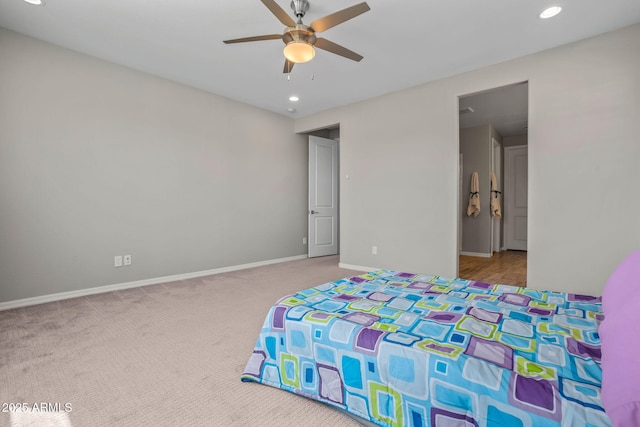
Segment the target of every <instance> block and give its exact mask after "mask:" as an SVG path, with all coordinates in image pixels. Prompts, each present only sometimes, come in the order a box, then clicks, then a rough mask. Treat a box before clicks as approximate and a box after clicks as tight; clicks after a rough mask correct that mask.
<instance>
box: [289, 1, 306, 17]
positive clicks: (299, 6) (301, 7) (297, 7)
mask: <svg viewBox="0 0 640 427" xmlns="http://www.w3.org/2000/svg"><path fill="white" fill-rule="evenodd" d="M291 10H293V14H294V15H295V16H297V17H298V18H299V19H302V17H303V16H304V14H305V13H307V11H308V10H309V1H308V0H291Z"/></svg>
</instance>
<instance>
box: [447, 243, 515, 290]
mask: <svg viewBox="0 0 640 427" xmlns="http://www.w3.org/2000/svg"><path fill="white" fill-rule="evenodd" d="M459 276H460V277H461V278H462V279H469V280H477V281H480V282H487V283H500V284H503V285H515V286H527V252H526V251H504V252H496V253H494V254H493V256H492V257H491V258H481V257H474V256H466V255H460V273H459Z"/></svg>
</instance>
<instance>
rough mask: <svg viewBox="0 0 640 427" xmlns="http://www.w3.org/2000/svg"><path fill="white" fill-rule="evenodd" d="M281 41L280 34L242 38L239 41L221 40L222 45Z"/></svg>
mask: <svg viewBox="0 0 640 427" xmlns="http://www.w3.org/2000/svg"><path fill="white" fill-rule="evenodd" d="M278 39H280V40H282V34H266V35H264V36H253V37H242V38H240V39H231V40H223V42H224V43H226V44H229V43H244V42H259V41H262V40H278Z"/></svg>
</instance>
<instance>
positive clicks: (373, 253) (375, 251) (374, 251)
mask: <svg viewBox="0 0 640 427" xmlns="http://www.w3.org/2000/svg"><path fill="white" fill-rule="evenodd" d="M371 255H378V247H377V246H371Z"/></svg>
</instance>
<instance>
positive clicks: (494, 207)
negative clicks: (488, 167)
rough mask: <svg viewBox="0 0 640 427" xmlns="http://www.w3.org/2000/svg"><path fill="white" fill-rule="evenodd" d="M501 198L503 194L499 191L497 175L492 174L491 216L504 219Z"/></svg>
mask: <svg viewBox="0 0 640 427" xmlns="http://www.w3.org/2000/svg"><path fill="white" fill-rule="evenodd" d="M501 196H502V193H501V192H500V190H498V179H497V178H496V174H495V173H493V172H491V216H495V217H498V218H500V217H502V210H501V209H500V198H501Z"/></svg>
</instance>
